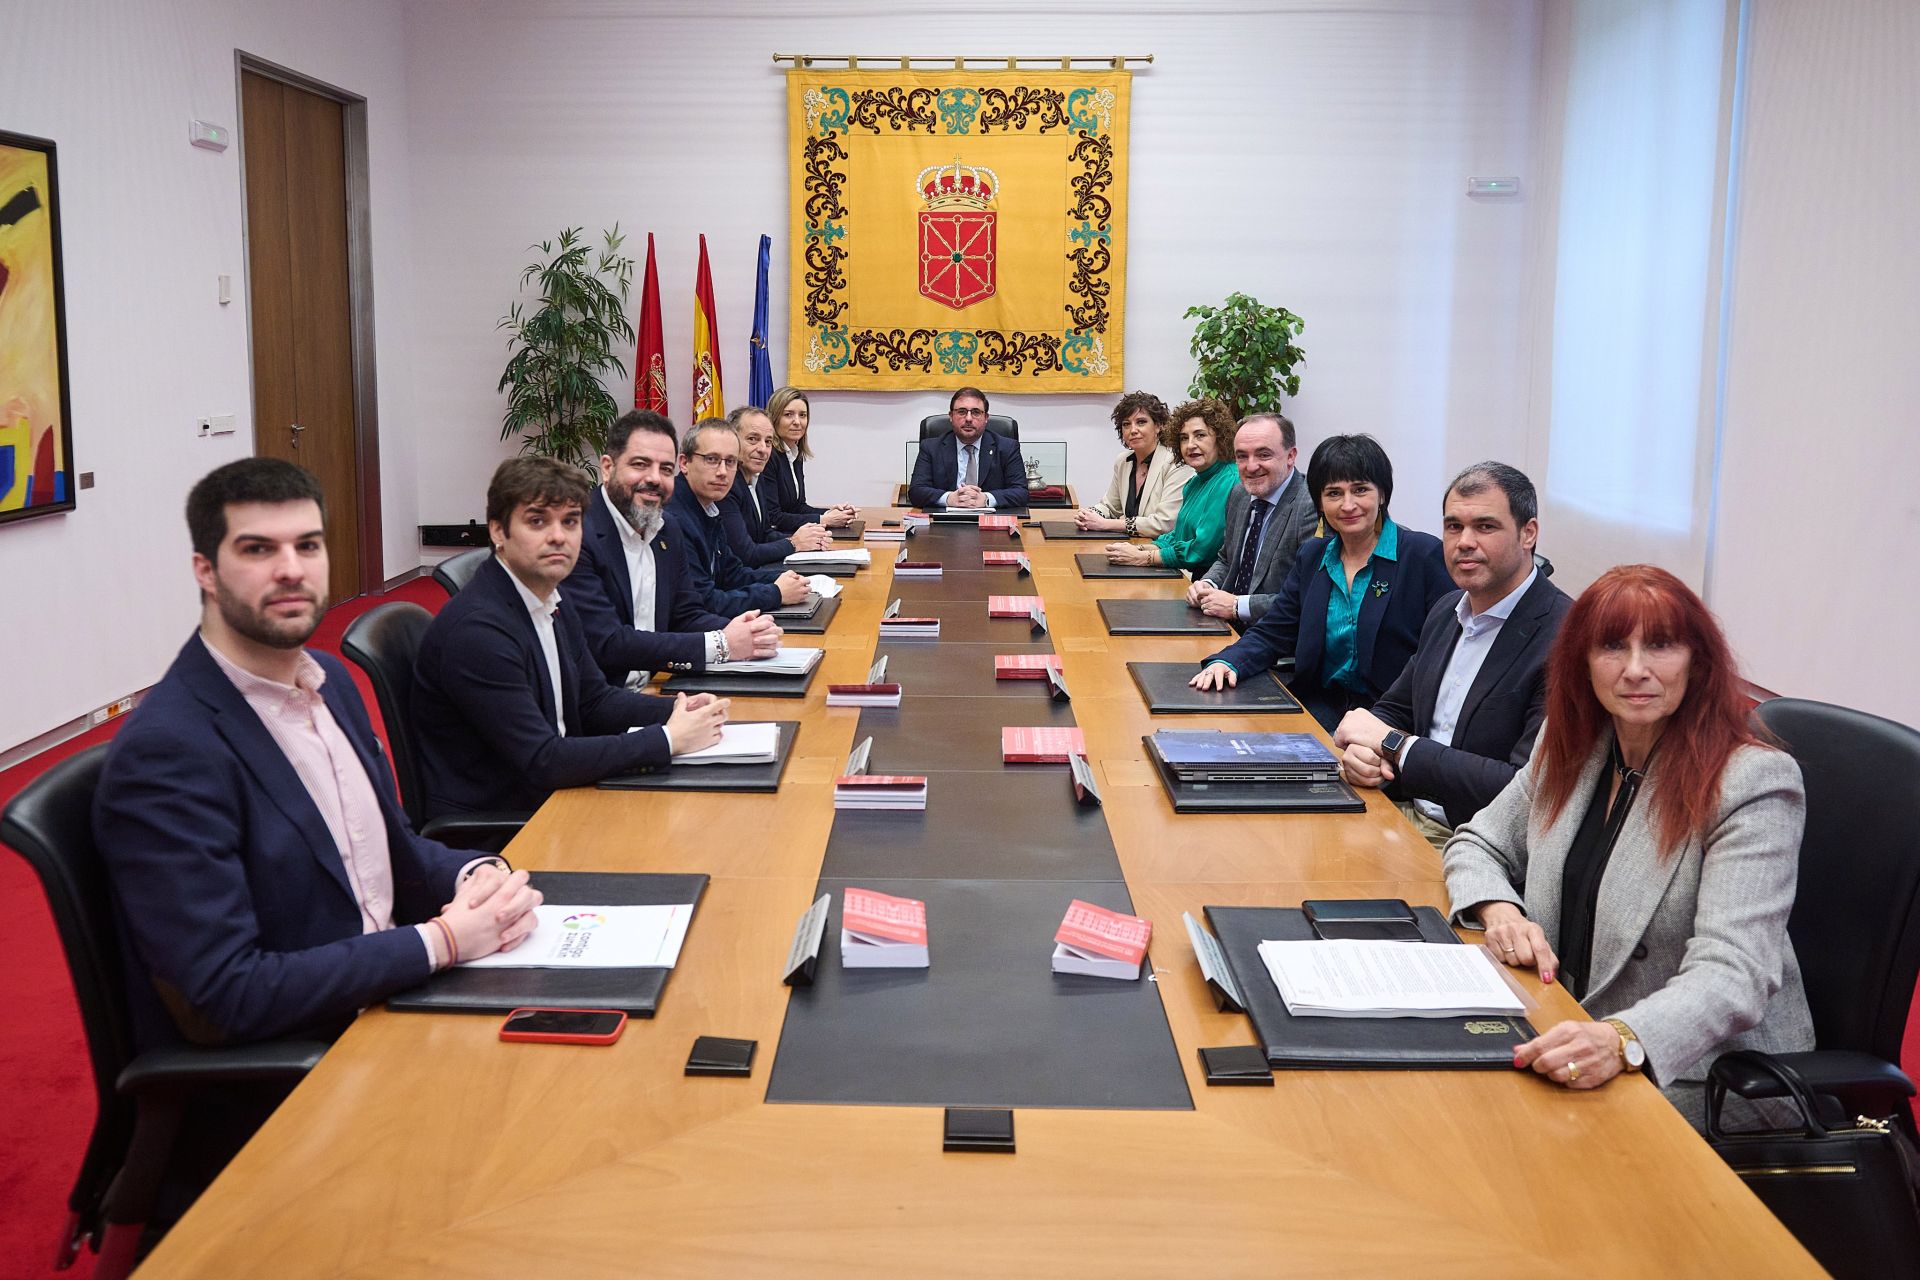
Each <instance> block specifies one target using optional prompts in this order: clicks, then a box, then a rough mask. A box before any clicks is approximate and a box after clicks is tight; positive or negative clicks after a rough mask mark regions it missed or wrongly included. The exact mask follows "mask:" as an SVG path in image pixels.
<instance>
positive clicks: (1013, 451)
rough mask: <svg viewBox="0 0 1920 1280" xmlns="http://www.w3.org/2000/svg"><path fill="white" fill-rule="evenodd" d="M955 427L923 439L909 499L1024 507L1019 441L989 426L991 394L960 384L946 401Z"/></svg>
mask: <svg viewBox="0 0 1920 1280" xmlns="http://www.w3.org/2000/svg"><path fill="white" fill-rule="evenodd" d="M947 421H949V422H951V423H952V424H953V430H951V431H943V432H941V433H940V434H939V435H937V436H932V437H929V438H928V439H925V440H922V441H921V442H920V456H919V457H918V458H916V459H914V463H913V482H912V483H911V484H910V485H908V487H907V500H908V501H910V502H911V503H913V505H914V506H916V507H1024V506H1026V505H1027V465H1026V463H1024V462H1022V461H1021V459H1020V445H1019V442H1018V441H1015V440H1014V439H1012V438H1011V437H1009V436H1003V435H1001V434H1000V433H999V432H997V431H989V430H987V396H986V393H985V392H984V391H979V390H976V389H975V388H973V387H962V388H960V389H959V390H958V391H956V392H954V393H953V399H952V400H950V401H948V402H947Z"/></svg>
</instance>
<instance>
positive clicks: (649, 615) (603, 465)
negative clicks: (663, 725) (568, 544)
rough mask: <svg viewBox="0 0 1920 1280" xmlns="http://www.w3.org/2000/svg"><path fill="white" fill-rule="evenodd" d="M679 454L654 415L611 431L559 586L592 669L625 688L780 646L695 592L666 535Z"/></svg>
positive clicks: (747, 618) (775, 633) (764, 630)
mask: <svg viewBox="0 0 1920 1280" xmlns="http://www.w3.org/2000/svg"><path fill="white" fill-rule="evenodd" d="M678 451H679V450H678V439H677V436H676V434H675V432H674V429H673V424H672V423H671V422H669V421H667V420H666V419H665V418H664V417H662V416H661V415H659V414H657V413H652V412H649V411H647V410H644V409H642V410H635V411H633V412H631V413H627V414H624V415H622V416H621V417H620V418H619V419H618V420H617V421H616V422H615V423H614V424H613V426H612V428H610V429H609V430H608V432H607V443H606V452H605V453H603V454H602V455H601V457H600V475H601V478H602V481H603V483H602V484H601V486H600V488H599V490H598V491H596V492H595V493H594V494H593V495H592V496H591V497H589V498H588V499H587V509H586V513H585V518H584V522H583V526H584V527H583V533H582V536H581V539H580V559H579V562H578V563H577V564H575V565H574V569H573V573H572V574H570V575H569V576H568V578H567V580H566V583H565V584H564V586H563V590H564V591H565V593H566V596H567V601H568V603H569V605H570V606H571V607H572V609H573V611H574V613H575V615H576V616H577V617H578V618H579V619H580V625H581V629H582V630H583V631H584V632H585V633H586V637H587V647H588V648H589V649H590V650H592V652H593V657H594V661H595V662H597V663H599V665H600V669H601V670H602V671H604V672H605V673H606V675H607V678H608V679H609V680H613V681H615V682H616V683H625V684H626V685H627V686H628V687H630V688H636V689H637V688H639V687H640V686H641V685H642V684H644V683H646V681H647V679H648V677H649V676H651V675H652V673H653V672H655V671H701V670H704V669H705V668H706V665H707V663H709V662H725V661H727V660H728V659H729V658H735V659H737V658H747V657H754V658H764V657H768V656H770V655H771V654H773V653H774V651H775V650H777V649H778V648H779V646H780V628H779V627H778V626H776V625H774V621H773V619H771V618H768V617H763V616H762V615H761V614H760V612H759V611H758V610H755V609H750V610H747V611H746V612H744V613H741V614H740V615H739V616H738V617H735V618H733V619H732V620H731V621H729V620H728V619H726V618H724V617H722V616H720V615H719V614H717V613H715V612H714V611H713V610H712V609H710V608H708V607H707V603H706V601H705V600H703V599H701V598H700V595H699V593H698V592H697V591H695V589H694V586H693V582H692V579H691V577H690V576H689V574H688V573H687V561H686V550H685V547H684V545H683V542H682V539H681V538H680V537H679V536H677V535H675V536H671V537H669V536H668V534H667V531H666V527H665V526H666V503H667V499H668V498H669V497H671V496H672V495H673V488H674V477H675V475H676V474H677V473H678V471H679V465H680V464H679V459H678V456H677V455H678Z"/></svg>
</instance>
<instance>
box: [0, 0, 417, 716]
mask: <svg viewBox="0 0 1920 1280" xmlns="http://www.w3.org/2000/svg"><path fill="white" fill-rule="evenodd" d="M7 15H8V16H7V19H6V23H5V26H6V30H7V42H8V46H9V48H8V54H7V56H6V58H5V60H4V63H5V73H4V75H0V124H4V125H5V127H7V128H9V129H12V130H16V131H19V132H23V133H30V134H36V135H39V136H41V137H48V138H52V139H53V140H54V141H55V142H56V143H57V144H58V145H59V166H60V195H61V201H62V206H63V207H62V209H61V233H62V236H63V238H64V242H65V282H66V308H67V339H68V354H69V365H70V376H71V381H72V400H73V441H74V457H75V460H76V462H77V464H78V467H79V469H80V470H82V471H91V472H92V473H93V474H94V478H95V487H94V488H92V489H90V490H87V491H85V492H82V493H80V494H79V495H78V497H79V509H78V510H77V511H75V512H73V513H72V514H69V515H64V516H53V517H47V518H44V519H40V520H34V521H27V522H24V523H22V524H17V525H12V526H9V527H6V528H0V599H4V600H6V601H7V606H6V607H7V614H6V618H5V624H4V635H5V638H6V652H5V656H4V660H0V750H4V749H5V748H7V747H9V746H13V745H16V744H18V743H20V742H23V741H26V740H27V739H30V738H33V737H35V736H37V735H38V734H40V733H43V732H45V731H47V730H49V729H51V728H53V727H54V726H56V725H59V724H62V723H64V722H66V721H67V720H69V719H71V718H73V717H75V716H77V715H80V714H83V713H84V712H86V711H88V710H90V709H91V708H93V707H96V706H99V705H100V704H102V703H104V702H106V701H108V700H110V699H112V698H114V697H117V696H119V695H121V694H123V693H127V692H131V691H133V690H135V689H138V688H142V687H144V686H146V685H149V684H151V683H152V682H153V681H154V680H155V679H157V678H158V677H159V675H160V674H161V672H162V671H164V670H165V668H166V664H167V663H168V662H169V661H170V660H171V658H172V655H173V653H174V651H175V650H176V649H177V648H178V647H179V645H180V643H181V642H182V641H183V640H184V639H185V638H186V636H187V634H188V632H189V630H190V629H191V627H192V625H193V621H194V619H195V618H196V617H197V615H198V606H197V602H196V598H195V592H194V589H193V585H192V581H191V579H190V577H189V576H188V565H187V558H188V555H189V554H190V552H189V547H188V544H187V533H186V524H185V520H184V519H183V517H182V505H183V503H184V501H185V497H186V491H187V489H188V487H189V486H191V484H192V483H193V481H194V480H196V479H198V478H199V477H200V476H201V475H203V474H204V473H205V472H207V471H208V470H210V469H212V468H213V467H215V466H217V465H219V464H220V463H222V462H226V461H230V460H231V459H233V458H236V457H241V456H244V455H245V454H248V453H250V452H251V451H252V443H251V442H252V438H253V433H252V396H251V390H250V378H249V374H248V367H247V317H246V280H245V273H246V252H245V247H244V245H243V243H242V241H241V235H240V223H241V183H240V168H239V151H238V148H234V149H230V150H228V151H227V152H226V153H225V154H219V155H216V154H214V153H211V152H207V151H199V150H194V149H192V148H190V147H189V146H188V145H187V122H188V120H189V119H192V118H194V117H200V118H204V119H207V120H211V121H214V122H216V123H219V124H224V125H227V126H229V127H233V128H236V129H237V126H238V125H239V112H238V108H237V105H236V92H237V90H236V79H235V71H234V50H235V49H236V48H238V49H243V50H245V51H247V52H248V53H251V54H255V55H258V56H259V57H262V58H265V59H268V60H270V61H273V62H276V63H279V64H281V65H284V66H287V67H290V68H292V69H295V70H297V71H300V72H303V73H305V74H307V75H310V76H312V77H315V78H316V79H319V80H322V81H325V82H328V83H331V84H334V85H336V86H338V87H340V88H342V89H346V90H349V91H351V92H353V93H357V94H360V95H363V96H365V97H366V98H367V99H368V100H369V123H368V128H369V144H370V150H371V165H372V175H371V177H372V188H373V208H374V214H373V252H374V266H375V274H376V308H377V309H376V315H375V330H376V334H377V337H378V342H379V347H378V359H379V365H380V374H381V376H380V381H379V391H380V401H379V403H380V414H381V419H382V422H383V424H384V427H385V433H386V437H387V442H388V447H387V448H385V449H384V450H383V454H382V471H383V476H382V483H383V487H384V490H385V493H384V498H385V538H386V546H385V552H386V560H387V567H388V571H389V572H390V573H396V572H399V571H401V570H402V569H405V568H411V567H412V566H413V565H414V564H416V563H417V562H418V557H417V553H416V545H417V535H416V533H415V531H414V528H413V526H414V525H415V524H417V523H418V516H417V514H416V513H415V480H414V468H413V452H412V448H411V442H410V440H409V439H408V427H407V424H408V422H409V420H410V419H411V417H412V409H413V403H414V402H413V397H412V393H411V386H412V382H411V379H410V377H409V376H408V374H407V370H408V367H409V366H410V365H411V363H412V359H413V348H412V343H411V341H410V336H411V333H412V329H413V325H412V321H411V317H410V316H409V314H408V308H409V307H410V306H411V302H412V291H411V288H410V287H409V285H408V283H407V272H408V268H407V263H408V260H409V258H410V256H411V247H410V245H411V239H412V234H411V225H410V218H411V206H412V200H411V196H410V194H409V190H408V187H409V175H408V162H407V147H408V140H407V132H406V118H405V109H404V108H405V101H406V90H405V81H406V63H405V57H404V49H403V40H402V25H401V20H400V11H399V5H398V3H397V0H329V3H327V4H324V5H316V4H310V3H302V2H301V0H143V2H142V3H137V4H136V3H117V2H115V0H60V2H59V3H45V2H41V3H23V4H18V5H9V6H8V7H7ZM222 274H225V275H230V276H232V277H233V290H234V301H233V303H232V304H231V305H229V306H226V307H222V306H220V305H219V304H218V299H217V293H216V279H217V277H218V276H220V275H222ZM214 413H232V414H235V415H237V416H238V419H239V426H238V429H237V430H236V431H235V433H234V434H233V435H232V436H230V437H226V438H218V437H216V438H212V439H207V440H202V439H199V438H198V436H197V434H196V431H195V429H194V425H193V424H194V420H195V419H196V418H198V417H199V416H201V415H203V414H214Z"/></svg>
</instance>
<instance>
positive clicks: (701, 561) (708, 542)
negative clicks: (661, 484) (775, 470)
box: [667, 418, 810, 613]
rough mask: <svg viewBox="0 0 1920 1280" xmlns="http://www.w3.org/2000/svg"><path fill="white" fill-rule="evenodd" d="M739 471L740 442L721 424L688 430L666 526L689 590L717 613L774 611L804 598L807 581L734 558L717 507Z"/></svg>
mask: <svg viewBox="0 0 1920 1280" xmlns="http://www.w3.org/2000/svg"><path fill="white" fill-rule="evenodd" d="M739 467H740V436H739V434H738V433H737V432H735V431H734V429H733V428H732V427H730V426H728V425H727V422H726V420H725V419H724V418H708V419H706V420H705V421H704V422H699V423H695V424H694V425H693V426H692V427H691V428H689V429H688V431H687V433H686V436H685V438H684V439H683V440H682V441H681V443H680V483H678V484H676V485H674V487H673V497H672V498H671V499H669V500H668V502H667V518H668V521H669V522H670V523H671V524H673V525H674V526H675V527H676V528H678V529H679V530H680V534H681V537H683V538H684V539H685V540H686V544H687V572H688V575H689V577H690V578H691V579H692V582H693V589H694V590H695V591H697V592H700V593H701V594H702V595H704V596H705V598H706V600H707V604H708V606H709V607H711V608H712V609H714V610H716V611H718V612H720V613H731V612H733V611H735V610H738V609H763V610H772V609H778V608H780V607H781V606H782V605H789V604H799V603H800V602H801V601H803V600H805V599H806V598H807V592H808V591H809V590H810V588H809V587H808V585H807V580H806V579H805V578H803V577H801V576H800V575H799V574H798V573H795V572H794V571H793V570H791V569H782V568H765V569H752V568H749V567H747V565H746V564H744V563H743V562H742V561H741V559H740V557H739V556H737V555H735V554H734V550H733V544H732V543H731V542H730V541H728V539H727V525H726V520H725V518H724V517H723V516H722V515H721V513H720V505H721V504H722V503H724V502H725V501H726V500H727V496H728V494H730V493H731V492H732V491H733V481H734V476H735V475H736V474H737V473H738V471H739Z"/></svg>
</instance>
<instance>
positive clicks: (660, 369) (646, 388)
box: [633, 231, 671, 416]
mask: <svg viewBox="0 0 1920 1280" xmlns="http://www.w3.org/2000/svg"><path fill="white" fill-rule="evenodd" d="M633 407H634V408H636V409H651V410H653V411H654V412H655V413H660V414H665V413H667V340H666V335H665V334H664V333H663V332H662V331H661V328H660V276H659V273H658V271H656V270H655V268H654V265H653V232H651V231H649V232H647V277H646V280H645V281H644V282H643V283H642V284H641V286H640V346H639V349H638V350H637V351H636V352H635V353H634V357H633ZM669 416H671V415H669Z"/></svg>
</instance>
